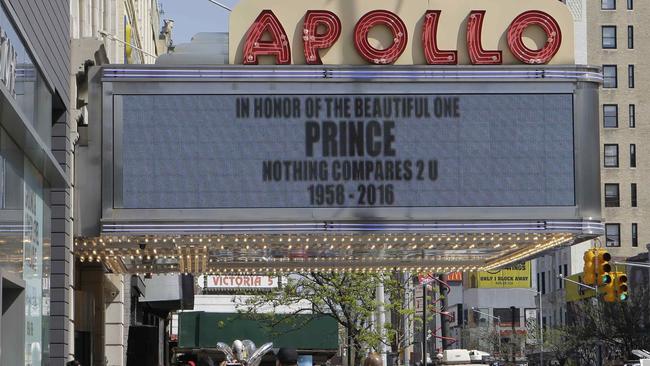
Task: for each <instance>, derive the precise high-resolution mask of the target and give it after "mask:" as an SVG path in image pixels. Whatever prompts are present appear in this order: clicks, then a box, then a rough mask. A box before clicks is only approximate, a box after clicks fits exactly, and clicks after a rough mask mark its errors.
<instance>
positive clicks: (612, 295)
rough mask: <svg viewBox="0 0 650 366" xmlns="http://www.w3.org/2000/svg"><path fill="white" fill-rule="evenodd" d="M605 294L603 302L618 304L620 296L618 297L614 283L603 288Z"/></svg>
mask: <svg viewBox="0 0 650 366" xmlns="http://www.w3.org/2000/svg"><path fill="white" fill-rule="evenodd" d="M603 292H604V294H605V296H603V300H605V302H616V300H617V299H618V296H617V295H616V285H615V284H614V281H611V282H609V283H608V284H606V285H605V286H604V287H603Z"/></svg>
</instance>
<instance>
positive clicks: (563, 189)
mask: <svg viewBox="0 0 650 366" xmlns="http://www.w3.org/2000/svg"><path fill="white" fill-rule="evenodd" d="M119 105H121V106H122V108H123V109H122V111H121V112H120V113H119V115H121V116H123V117H122V121H121V122H122V126H121V127H120V130H121V131H122V135H121V139H122V142H121V145H120V146H121V149H120V150H119V151H118V152H117V153H116V156H121V157H122V159H123V160H122V164H121V167H120V168H121V169H122V170H121V171H118V174H119V176H121V177H123V185H122V187H121V190H122V191H121V194H120V195H119V199H120V200H121V202H120V201H116V206H117V207H120V208H273V209H276V208H333V207H339V208H342V207H349V208H365V207H514V206H573V205H574V204H575V199H574V191H575V190H574V160H573V156H574V155H573V98H572V95H571V94H499V95H495V94H462V95H461V94H452V95H435V94H408V95H406V94H405V95H399V94H374V95H367V94H366V95H362V94H359V95H353V94H328V95H318V94H312V95H290V94H278V95H156V96H149V95H125V96H122V97H121V98H120V102H119ZM119 122H120V121H118V123H119ZM189 187H192V189H187V188H189Z"/></svg>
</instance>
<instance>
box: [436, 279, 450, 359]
mask: <svg viewBox="0 0 650 366" xmlns="http://www.w3.org/2000/svg"><path fill="white" fill-rule="evenodd" d="M443 280H444V277H443V275H440V277H439V279H438V285H439V289H440V296H441V298H442V299H441V301H440V307H441V311H447V305H449V302H448V301H447V295H448V293H447V292H446V291H447V290H448V289H447V287H446V283H445V282H444V281H443ZM449 333H450V332H449V321H448V320H447V318H446V317H445V316H444V315H442V314H440V335H441V336H442V337H443V338H441V341H442V342H441V343H442V350H443V351H444V350H446V349H447V347H448V344H447V338H446V337H448V336H449Z"/></svg>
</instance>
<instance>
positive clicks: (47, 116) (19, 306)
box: [0, 2, 68, 366]
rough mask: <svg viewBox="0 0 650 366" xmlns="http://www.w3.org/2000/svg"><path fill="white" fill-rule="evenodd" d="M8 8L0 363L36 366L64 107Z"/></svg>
mask: <svg viewBox="0 0 650 366" xmlns="http://www.w3.org/2000/svg"><path fill="white" fill-rule="evenodd" d="M12 9H13V8H12V7H11V5H9V4H6V3H5V2H0V106H1V107H0V110H1V117H0V289H1V290H2V293H1V296H0V303H1V304H2V314H1V315H0V364H2V365H30V366H36V365H42V364H45V363H46V362H47V359H48V357H49V355H50V338H49V335H50V279H51V272H52V271H51V244H52V235H51V233H52V220H51V204H50V191H51V189H52V188H66V187H67V186H68V182H67V179H66V178H65V174H64V173H63V170H62V169H61V168H60V167H59V164H58V162H57V161H56V160H55V158H54V156H53V154H52V126H53V121H54V120H55V119H56V118H58V117H57V116H60V115H61V113H62V112H61V111H62V110H65V107H63V104H64V103H63V102H62V100H61V98H60V96H59V95H58V94H57V92H56V91H55V89H56V88H55V86H53V85H54V84H52V83H51V80H49V79H48V78H46V77H45V76H44V75H45V74H44V73H43V72H42V68H43V67H45V66H44V65H43V64H38V63H37V62H36V58H35V56H34V53H33V52H34V51H33V50H32V49H31V48H30V47H28V44H30V43H29V42H26V41H25V38H23V37H24V33H22V34H21V32H20V31H19V27H18V26H17V25H16V24H20V21H19V19H18V18H17V17H15V14H16V13H15V12H14V10H12ZM19 34H20V35H19Z"/></svg>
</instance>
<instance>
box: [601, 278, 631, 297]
mask: <svg viewBox="0 0 650 366" xmlns="http://www.w3.org/2000/svg"><path fill="white" fill-rule="evenodd" d="M609 275H610V278H611V282H609V283H608V284H606V285H605V287H604V292H605V296H604V298H603V299H604V300H605V302H617V301H621V302H623V301H627V299H628V297H629V295H628V293H627V275H626V274H625V273H623V272H611V273H610V274H609Z"/></svg>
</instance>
